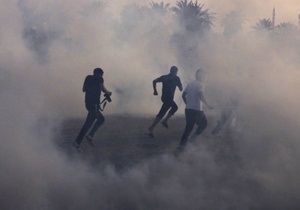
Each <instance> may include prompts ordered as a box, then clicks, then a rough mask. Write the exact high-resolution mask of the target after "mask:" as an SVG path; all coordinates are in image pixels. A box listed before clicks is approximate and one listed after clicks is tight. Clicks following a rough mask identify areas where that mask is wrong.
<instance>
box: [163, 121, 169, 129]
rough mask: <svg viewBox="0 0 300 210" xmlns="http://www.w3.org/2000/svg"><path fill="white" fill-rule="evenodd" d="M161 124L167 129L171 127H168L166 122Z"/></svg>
mask: <svg viewBox="0 0 300 210" xmlns="http://www.w3.org/2000/svg"><path fill="white" fill-rule="evenodd" d="M161 124H162V125H163V126H164V127H165V128H166V129H168V128H169V125H168V124H167V123H166V122H161Z"/></svg>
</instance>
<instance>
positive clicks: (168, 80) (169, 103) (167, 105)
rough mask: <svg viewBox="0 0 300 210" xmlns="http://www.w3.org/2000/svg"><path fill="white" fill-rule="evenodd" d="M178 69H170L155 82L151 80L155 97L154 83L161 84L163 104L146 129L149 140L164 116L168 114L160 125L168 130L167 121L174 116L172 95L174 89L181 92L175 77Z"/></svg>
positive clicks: (175, 109)
mask: <svg viewBox="0 0 300 210" xmlns="http://www.w3.org/2000/svg"><path fill="white" fill-rule="evenodd" d="M177 72H178V68H177V67H176V66H172V67H171V69H170V73H169V74H167V75H163V76H161V77H159V78H157V79H155V80H153V90H154V93H153V94H154V95H155V96H157V95H158V93H157V89H156V83H158V82H161V83H162V96H161V101H162V102H163V104H162V107H161V109H160V111H159V113H158V114H157V115H156V117H155V119H154V121H153V123H152V124H151V126H150V127H149V128H148V130H149V134H148V135H149V136H150V137H151V138H153V137H154V135H153V130H154V128H155V126H156V125H157V124H158V123H159V121H160V120H161V119H162V118H163V117H164V116H165V114H166V113H167V112H168V110H169V112H168V114H167V116H166V118H165V119H164V120H163V121H162V125H163V126H164V127H165V128H169V126H168V120H169V119H170V118H171V117H172V116H173V115H174V114H175V112H176V111H177V110H178V106H177V104H176V103H175V101H174V94H175V90H176V87H178V88H179V90H180V91H182V85H181V81H180V78H179V77H178V76H177Z"/></svg>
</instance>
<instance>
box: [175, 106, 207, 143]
mask: <svg viewBox="0 0 300 210" xmlns="http://www.w3.org/2000/svg"><path fill="white" fill-rule="evenodd" d="M185 119H186V125H185V129H184V132H183V135H182V138H181V141H180V145H181V146H185V145H186V144H187V141H188V138H189V135H190V134H191V132H192V130H193V128H194V125H195V124H196V125H198V128H197V130H196V131H195V135H200V134H201V133H202V132H203V131H204V129H205V128H206V126H207V119H206V116H205V114H204V112H203V111H197V110H193V109H186V110H185Z"/></svg>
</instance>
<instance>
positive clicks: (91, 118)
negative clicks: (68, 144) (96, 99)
mask: <svg viewBox="0 0 300 210" xmlns="http://www.w3.org/2000/svg"><path fill="white" fill-rule="evenodd" d="M85 107H86V109H87V110H88V115H87V117H86V120H85V123H84V125H83V127H82V128H81V130H80V132H79V134H78V137H77V138H76V142H77V143H78V144H80V143H81V142H82V140H83V138H84V136H85V135H86V133H87V132H88V131H89V129H90V128H91V127H92V125H93V124H94V125H93V127H92V129H91V131H90V133H89V135H90V136H94V134H95V132H96V131H97V130H98V129H99V127H100V126H101V125H102V124H103V123H104V121H105V118H104V116H103V115H102V114H101V112H100V111H99V105H98V104H86V105H85ZM95 120H96V121H95Z"/></svg>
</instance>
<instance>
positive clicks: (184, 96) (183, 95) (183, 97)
mask: <svg viewBox="0 0 300 210" xmlns="http://www.w3.org/2000/svg"><path fill="white" fill-rule="evenodd" d="M186 94H187V93H186V92H185V91H183V93H182V95H181V97H182V99H183V101H184V103H185V104H186Z"/></svg>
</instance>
